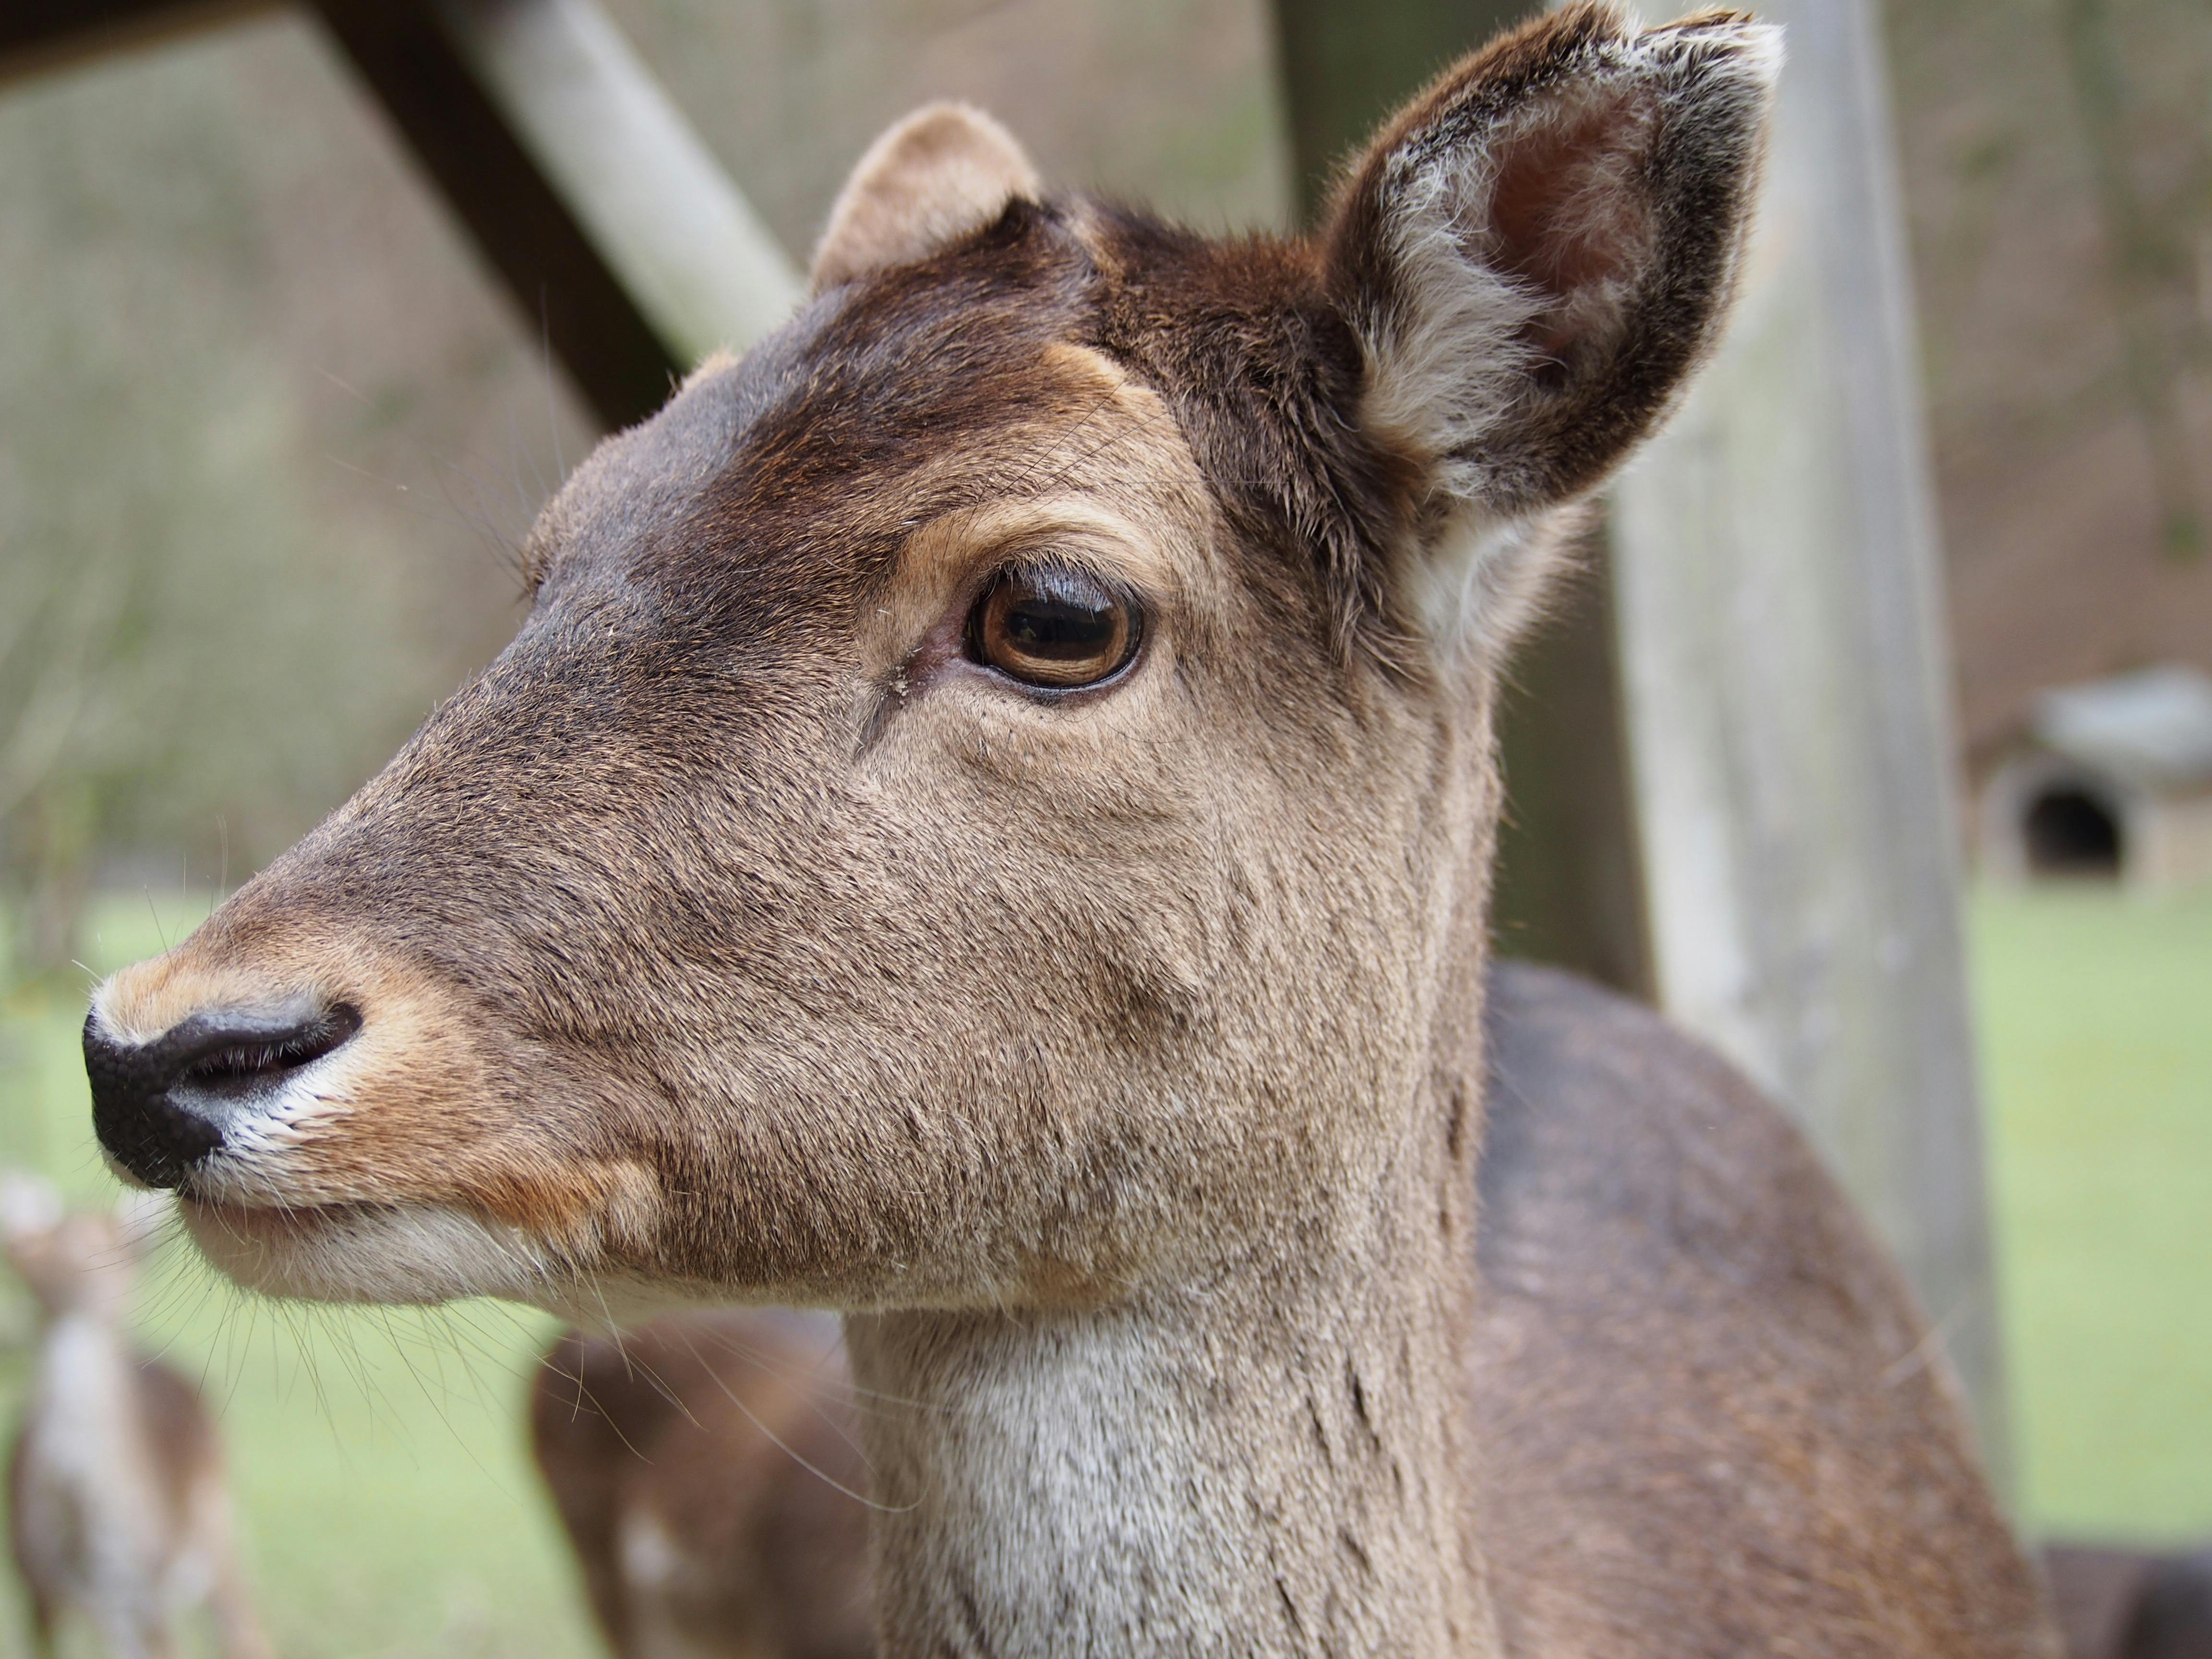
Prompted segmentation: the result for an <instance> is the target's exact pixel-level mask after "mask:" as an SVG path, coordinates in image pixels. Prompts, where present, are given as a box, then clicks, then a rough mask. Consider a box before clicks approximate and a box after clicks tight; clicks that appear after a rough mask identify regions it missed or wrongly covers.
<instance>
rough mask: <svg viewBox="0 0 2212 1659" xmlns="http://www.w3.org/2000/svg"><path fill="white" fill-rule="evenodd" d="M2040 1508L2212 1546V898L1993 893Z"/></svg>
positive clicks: (2002, 1142) (2029, 1418) (1989, 942)
mask: <svg viewBox="0 0 2212 1659" xmlns="http://www.w3.org/2000/svg"><path fill="white" fill-rule="evenodd" d="M1972 938H1973V951H1974V969H1975V991H1976V997H1977V1001H1978V1012H1979V1015H1980V1019H1981V1031H1982V1053H1983V1062H1984V1073H1983V1075H1984V1087H1985V1091H1986V1095H1987V1099H1988V1103H1989V1108H1990V1164H1991V1173H1992V1176H1993V1187H1994V1189H1995V1194H1996V1225H1997V1230H1998V1241H1997V1242H1998V1250H1999V1259H2000V1261H2001V1264H2002V1273H2003V1280H2004V1310H2005V1318H2006V1321H2007V1333H2008V1345H2009V1348H2010V1352H2011V1354H2012V1358H2013V1367H2012V1387H2013V1407H2014V1413H2015V1419H2016V1424H2015V1428H2016V1437H2017V1440H2018V1443H2019V1447H2020V1451H2021V1460H2020V1464H2021V1474H2022V1477H2023V1478H2022V1487H2021V1499H2022V1504H2021V1510H2022V1513H2023V1515H2024V1516H2026V1517H2027V1520H2028V1521H2029V1522H2030V1524H2031V1525H2032V1526H2033V1527H2034V1528H2036V1529H2037V1530H2039V1531H2043V1532H2046V1533H2066V1534H2075V1535H2091V1536H2106V1537H2112V1538H2121V1539H2127V1538H2142V1539H2179V1538H2185V1537H2191V1536H2195V1535H2201V1534H2205V1533H2208V1532H2212V890H2206V891H2198V892H2196V893H2192V894H2189V895H2185V896H2179V897H2175V898H2170V899H2166V900H2162V901H2159V902H2149V901H2146V900H2141V899H2135V898H2130V896H2127V895H2124V894H2122V893H2119V892H2118V891H2116V890H2112V889H2111V888H2109V887H2107V888H2098V887H2092V886H2083V887H2077V888H2073V889H2070V890H2069V889H2065V888H2061V889H2057V890H2049V889H2046V890H2039V891H2033V892H2024V893H2014V892H1999V891H1985V892H1983V893H1980V894H1978V895H1977V896H1976V898H1975V902H1974V907H1973V911H1972Z"/></svg>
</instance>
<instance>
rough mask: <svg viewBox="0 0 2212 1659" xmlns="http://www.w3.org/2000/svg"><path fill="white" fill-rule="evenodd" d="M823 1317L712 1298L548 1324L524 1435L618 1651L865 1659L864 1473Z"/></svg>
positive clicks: (652, 1657)
mask: <svg viewBox="0 0 2212 1659" xmlns="http://www.w3.org/2000/svg"><path fill="white" fill-rule="evenodd" d="M859 1434H860V1423H859V1419H858V1417H857V1415H856V1414H855V1413H854V1401H853V1393H852V1389H851V1386H850V1384H849V1383H848V1380H847V1377H846V1372H845V1364H844V1355H843V1352H842V1349H841V1348H840V1347H839V1346H838V1343H837V1332H836V1326H835V1325H834V1324H832V1323H829V1322H826V1321H823V1320H821V1319H820V1318H819V1317H818V1316H816V1317H812V1318H810V1317H808V1316H802V1315H799V1314H793V1313H786V1312H775V1311H768V1310H741V1309H722V1310H714V1311H713V1312H707V1313H693V1314H680V1315H670V1316H667V1317H665V1318H662V1319H657V1320H653V1321H652V1322H648V1323H647V1324H645V1325H642V1326H640V1327H638V1328H635V1329H634V1330H629V1331H625V1332H623V1333H620V1334H610V1335H586V1334H582V1333H580V1332H576V1331H569V1332H567V1333H565V1334H562V1336H561V1338H560V1339H559V1340H557V1341H556V1342H555V1343H554V1345H553V1347H552V1349H551V1351H550V1352H549V1353H548V1354H547V1355H546V1356H545V1360H544V1364H541V1365H540V1366H539V1367H538V1373H537V1375H536V1376H534V1377H533V1378H532V1383H531V1389H530V1443H531V1450H532V1453H534V1454H535V1455H536V1457H537V1460H538V1471H539V1473H541V1474H543V1475H544V1477H545V1484H546V1486H547V1488H548V1489H549V1490H550V1492H552V1494H553V1506H554V1508H555V1510H557V1511H558V1512H559V1514H560V1516H561V1522H562V1526H563V1528H566V1529H567V1532H568V1542H569V1543H570V1545H571V1546H572V1547H574V1550H575V1552H576V1559H577V1561H578V1563H579V1565H580V1566H581V1567H582V1568H583V1575H584V1588H585V1590H586V1593H587V1594H588V1595H589V1596H590V1597H591V1602H592V1613H593V1615H594V1616H595V1617H596V1618H597V1619H598V1620H599V1629H600V1631H601V1632H602V1633H603V1634H604V1635H605V1637H606V1638H607V1645H608V1646H609V1647H611V1649H613V1650H614V1651H615V1653H616V1654H617V1656H619V1659H678V1656H702V1659H704V1656H710V1655H711V1656H722V1659H866V1656H868V1655H870V1654H872V1653H873V1652H874V1651H875V1601H874V1597H873V1596H872V1595H870V1593H869V1589H868V1575H867V1526H866V1522H867V1509H866V1498H865V1494H864V1491H863V1489H864V1488H865V1486H866V1482H867V1469H866V1465H865V1463H864V1462H863V1461H862V1459H861V1456H860V1440H859Z"/></svg>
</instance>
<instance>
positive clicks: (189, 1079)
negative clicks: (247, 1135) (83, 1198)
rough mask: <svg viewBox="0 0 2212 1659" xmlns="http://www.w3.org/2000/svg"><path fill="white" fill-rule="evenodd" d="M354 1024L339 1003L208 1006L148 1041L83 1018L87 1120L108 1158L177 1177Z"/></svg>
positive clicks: (357, 1026)
mask: <svg viewBox="0 0 2212 1659" xmlns="http://www.w3.org/2000/svg"><path fill="white" fill-rule="evenodd" d="M359 1030H361V1015H360V1013H359V1012H358V1011H357V1010H356V1009H355V1008H353V1007H352V1006H349V1005H347V1004H343V1003H341V1004H338V1005H337V1006H333V1007H329V1008H318V1007H314V1006H311V1005H309V1004H307V1003H306V1002H304V1001H301V1000H291V1001H288V1002H285V1003H283V1004H280V1005H277V1006H264V1007H238V1008H217V1009H210V1010H207V1011H204V1012H197V1013H194V1014H192V1015H191V1016H190V1017H189V1018H185V1019H183V1020H180V1021H179V1022H178V1023H177V1024H174V1025H173V1026H171V1027H170V1028H169V1029H168V1030H167V1031H164V1032H162V1033H161V1036H157V1037H155V1038H153V1039H152V1040H150V1041H149V1042H127V1041H125V1040H123V1039H121V1038H119V1037H117V1036H112V1035H110V1034H109V1033H107V1032H106V1031H105V1030H102V1029H101V1026H100V1018H99V1016H98V1014H97V1013H95V1014H94V1015H92V1016H90V1017H88V1018H87V1019H86V1021H85V1026H84V1064H85V1073H86V1075H87V1076H88V1078H89V1079H90V1081H91V1084H92V1121H93V1127H94V1132H95V1133H97V1134H98V1135H99V1137H100V1145H101V1146H103V1147H105V1148H106V1151H107V1154H108V1156H109V1157H110V1158H113V1159H114V1160H115V1162H116V1163H117V1164H118V1165H119V1166H121V1167H122V1168H123V1169H124V1170H127V1171H128V1172H129V1173H130V1174H131V1175H132V1176H136V1177H137V1179H138V1180H140V1181H142V1182H145V1183H146V1185H148V1186H149V1187H176V1186H179V1185H180V1184H182V1183H183V1182H184V1181H185V1177H186V1176H187V1174H188V1172H189V1171H190V1170H191V1169H192V1168H193V1167H194V1166H195V1165H197V1164H201V1163H202V1162H204V1160H205V1159H206V1158H209V1157H210V1156H211V1155H212V1154H214V1153H216V1152H220V1151H222V1148H223V1147H224V1146H225V1145H226V1143H227V1142H228V1140H229V1139H234V1138H235V1137H236V1135H237V1133H238V1131H239V1129H240V1127H241V1125H242V1123H243V1122H245V1121H250V1120H251V1119H252V1118H253V1117H254V1116H257V1115H259V1114H260V1110H261V1106H262V1103H264V1102H265V1101H266V1100H268V1099H269V1098H270V1097H272V1096H273V1095H275V1094H276V1092H277V1091H281V1090H282V1089H283V1088H284V1086H285V1085H287V1084H289V1082H291V1081H292V1080H293V1079H295V1077H296V1076H297V1075H298V1074H299V1073H301V1072H303V1071H304V1070H305V1069H306V1068H307V1067H309V1066H313V1065H314V1064H315V1063H316V1062H317V1061H319V1060H322V1059H324V1058H325V1057H326V1056H327V1055H329V1054H332V1053H333V1052H335V1051H336V1050H337V1049H338V1048H341V1047H343V1045H344V1044H345V1043H346V1042H348V1041H349V1040H350V1039H351V1038H352V1037H353V1036H354V1035H355V1034H356V1032H358V1031H359Z"/></svg>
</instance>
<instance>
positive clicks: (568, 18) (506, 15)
mask: <svg viewBox="0 0 2212 1659" xmlns="http://www.w3.org/2000/svg"><path fill="white" fill-rule="evenodd" d="M437 10H438V13H439V15H440V17H441V21H444V23H445V24H446V26H447V29H448V30H450V31H451V33H453V38H454V40H455V41H456V42H457V43H458V44H459V47H460V51H461V53H462V56H463V57H464V58H465V59H466V60H467V62H468V64H469V65H470V67H471V69H473V70H475V71H476V74H477V79H478V80H479V81H480V82H483V86H484V88H485V89H486V91H487V92H488V93H489V94H490V95H491V97H492V99H493V100H495V102H496V103H497V104H498V106H499V107H500V109H501V112H503V113H504V114H505V115H506V117H507V124H508V125H509V127H510V128H511V129H512V130H513V132H514V133H515V135H516V136H517V137H519V138H520V140H521V142H522V144H523V146H524V148H525V149H527V150H528V151H529V152H530V154H531V155H532V158H533V159H534V160H535V161H537V163H538V167H539V168H540V170H541V171H542V172H543V173H544V174H545V176H546V177H547V179H550V180H551V182H552V184H553V185H554V187H555V188H556V190H557V191H559V192H560V194H561V196H562V199H563V200H564V201H565V202H566V203H567V204H568V207H569V210H570V211H571V212H572V213H574V215H575V216H576V217H577V219H578V221H579V222H580V224H581V225H582V226H583V228H584V231H585V234H586V235H588V236H589V237H590V238H591V239H592V243H593V244H594V246H597V247H598V248H599V252H600V254H601V256H602V257H603V258H605V260H606V261H607V263H608V264H609V265H610V266H611V267H612V269H613V270H614V271H615V274H616V275H617V277H618V278H619V279H620V280H621V282H622V284H623V288H624V289H625V290H626V291H627V292H628V293H629V294H630V295H632V296H633V297H634V298H635V301H636V303H637V305H638V307H639V308H640V309H641V311H642V312H643V313H644V314H645V317H646V319H647V322H648V323H649V324H650V325H652V327H653V332H654V333H655V334H657V335H659V337H660V339H661V340H662V341H663V342H664V343H665V344H666V345H667V347H668V348H669V349H670V350H671V352H672V353H673V354H675V356H677V358H678V361H680V362H683V363H684V364H685V365H686V366H687V367H688V366H690V365H691V364H694V363H696V362H699V361H700V360H701V359H702V358H704V357H706V356H708V354H709V353H711V352H713V351H714V350H715V349H718V348H722V347H727V348H730V349H736V350H741V349H744V347H746V346H748V345H750V344H751V343H753V342H754V341H755V340H757V339H758V338H759V337H761V336H762V335H763V334H765V333H767V332H768V331H769V330H770V329H772V328H774V327H775V326H776V325H778V324H780V323H781V322H782V321H783V320H784V319H785V318H786V317H787V316H788V315H790V313H791V310H792V307H793V306H794V305H796V304H797V303H798V301H799V293H800V286H799V274H798V272H797V270H795V269H794V268H793V264H792V262H791V259H790V257H789V256H788V255H787V254H786V253H785V252H784V250H783V248H782V247H781V246H780V245H779V244H778V243H777V241H776V240H775V236H774V234H772V233H771V232H770V231H769V228H768V227H767V226H766V225H764V224H763V223H762V222H761V219H760V216H759V215H758V214H757V213H755V212H754V211H753V210H752V207H751V205H750V204H749V203H748V202H747V201H746V200H745V198H744V196H743V194H741V193H740V192H739V191H738V187H737V186H736V185H734V184H732V182H731V180H730V176H729V174H728V173H726V172H724V171H723V169H722V166H721V164H720V162H719V161H716V160H715V159H714V155H713V154H712V152H710V151H709V150H708V148H707V147H706V145H705V144H704V143H702V142H701V141H700V138H699V137H698V135H697V134H696V132H694V131H692V130H691V125H690V122H688V121H687V120H685V119H684V115H683V112H681V111H679V110H678V108H677V107H676V106H675V104H674V103H672V102H671V100H670V99H669V97H668V94H666V93H665V92H663V91H662V90H661V88H660V85H659V82H656V81H655V80H654V79H653V76H652V73H651V72H650V71H649V70H647V68H646V67H645V65H644V64H642V63H641V61H639V58H638V57H637V54H636V53H635V52H634V51H632V50H631V48H630V46H629V42H628V41H626V40H623V36H622V33H621V32H620V31H619V30H618V29H617V28H616V27H615V26H614V25H613V23H611V21H608V19H607V15H606V14H605V12H603V11H601V10H600V9H599V7H598V6H596V5H594V4H592V0H445V3H442V4H441V5H440V6H439V7H438V8H437Z"/></svg>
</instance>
